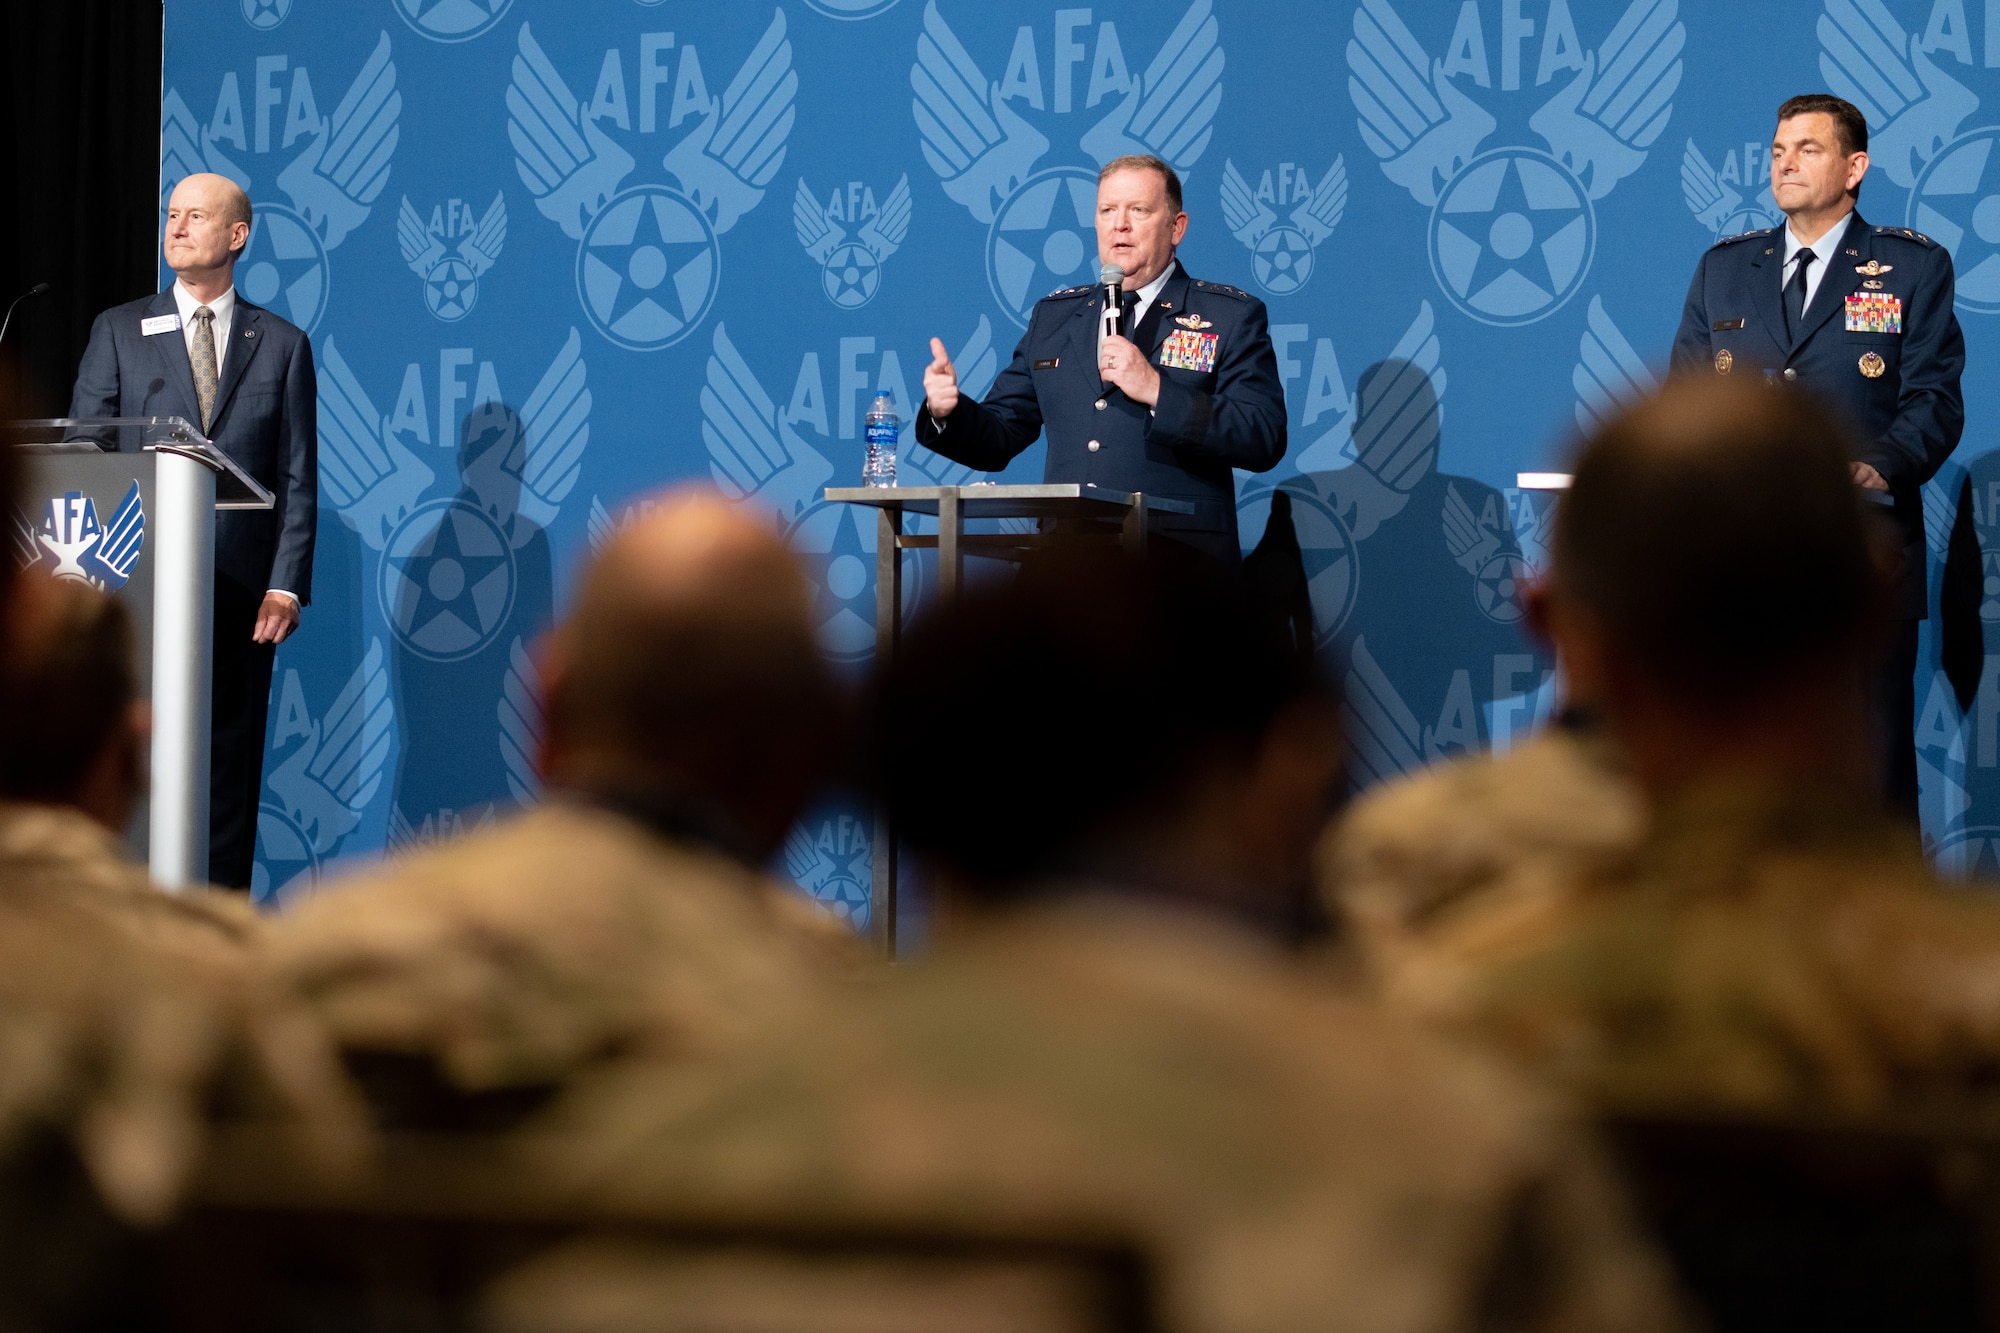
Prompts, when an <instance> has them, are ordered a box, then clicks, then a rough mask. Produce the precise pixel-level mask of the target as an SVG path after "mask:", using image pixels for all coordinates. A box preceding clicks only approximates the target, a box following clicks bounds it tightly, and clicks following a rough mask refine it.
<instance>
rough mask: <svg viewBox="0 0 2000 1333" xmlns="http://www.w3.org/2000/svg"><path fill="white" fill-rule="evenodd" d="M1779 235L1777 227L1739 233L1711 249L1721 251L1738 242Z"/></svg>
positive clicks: (1722, 240) (1726, 237) (1727, 237)
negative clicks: (1726, 246)
mask: <svg viewBox="0 0 2000 1333" xmlns="http://www.w3.org/2000/svg"><path fill="white" fill-rule="evenodd" d="M1777 234H1778V229H1777V228H1776V227H1759V228H1758V229H1757V230H1756V231H1739V232H1737V233H1736V234H1735V235H1734V236H1725V237H1723V238H1722V239H1721V240H1719V241H1717V242H1716V243H1715V244H1714V245H1713V246H1710V247H1709V248H1710V249H1713V250H1719V249H1721V248H1722V247H1723V246H1725V245H1734V244H1736V243H1737V242H1738V241H1754V240H1759V239H1762V238H1763V237H1766V236H1776V235H1777Z"/></svg>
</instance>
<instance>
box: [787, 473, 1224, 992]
mask: <svg viewBox="0 0 2000 1333" xmlns="http://www.w3.org/2000/svg"><path fill="white" fill-rule="evenodd" d="M826 498H827V500H828V501H829V502H831V503H837V504H856V505H867V506H869V507H870V508H872V509H874V510H875V511H876V524H877V527H876V538H875V663H876V668H877V669H878V670H879V669H881V667H882V666H883V665H885V664H886V663H887V662H888V661H889V659H890V658H891V657H892V656H894V654H895V652H896V646H897V644H898V643H899V642H900V641H901V638H902V632H903V559H902V555H903V552H904V551H914V550H935V551H936V552H937V553H938V596H939V598H940V599H941V600H943V601H946V602H949V601H952V600H953V599H955V598H956V597H957V596H958V595H959V592H960V590H961V589H962V587H963V586H964V581H965V557H966V555H967V554H968V553H970V554H974V555H987V556H997V557H999V558H1001V559H1007V558H1009V557H1018V556H1020V555H1022V554H1025V553H1026V552H1028V551H1031V550H1034V549H1036V548H1037V547H1045V546H1048V545H1051V544H1053V543H1056V542H1068V541H1074V540H1078V539H1089V538H1092V537H1098V538H1101V539H1105V540H1115V541H1117V542H1118V543H1119V544H1120V545H1122V546H1124V547H1125V548H1126V549H1127V550H1128V551H1132V552H1135V553H1137V552H1143V551H1144V550H1145V549H1146V540H1147V536H1148V529H1149V526H1150V524H1149V516H1150V515H1153V514H1192V513H1193V512H1194V506H1193V505H1191V504H1189V503H1188V502H1187V501H1185V500H1164V499H1160V498H1159V497H1157V496H1151V495H1144V494H1141V493H1139V492H1136V491H1113V490H1106V489H1104V488H1103V487H1100V486H1091V485H1086V484H1079V483H1076V482H1063V483H1044V484H1041V485H1034V486H1011V485H1002V484H997V483H992V482H982V483H979V484H976V485H972V486H829V487H827V489H826ZM906 514H923V515H926V516H934V517H935V518H936V519H937V521H938V530H937V535H936V536H931V535H928V534H923V535H919V534H916V533H906V532H904V531H903V517H904V515H906ZM1001 518H1033V519H1045V520H1053V521H1054V524H1055V530H1054V531H1052V532H967V531H966V530H965V524H966V521H967V520H968V519H1001ZM872 860H873V862H874V874H873V883H872V884H871V886H870V892H869V898H870V903H869V920H870V921H871V922H872V923H873V933H874V936H875V941H876V943H877V944H878V945H879V946H880V947H881V948H882V949H883V951H884V952H886V953H887V954H888V956H889V957H891V958H894V957H895V956H896V878H897V877H896V830H895V827H894V825H893V824H892V823H891V821H890V819H889V817H888V814H887V812H886V811H884V810H881V809H878V810H877V811H876V813H875V848H874V855H873V857H872Z"/></svg>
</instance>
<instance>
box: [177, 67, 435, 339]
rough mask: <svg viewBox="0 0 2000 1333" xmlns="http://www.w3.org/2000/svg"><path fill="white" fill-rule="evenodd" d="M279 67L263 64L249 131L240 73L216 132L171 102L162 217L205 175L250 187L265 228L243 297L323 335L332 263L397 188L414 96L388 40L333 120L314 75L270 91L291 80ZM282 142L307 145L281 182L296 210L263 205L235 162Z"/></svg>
mask: <svg viewBox="0 0 2000 1333" xmlns="http://www.w3.org/2000/svg"><path fill="white" fill-rule="evenodd" d="M267 59H268V60H269V61H272V62H275V64H274V65H272V64H267ZM267 59H260V60H259V61H258V67H257V75H256V84H255V86H253V88H252V95H253V106H254V107H255V108H256V115H255V117H253V122H254V123H251V124H248V125H247V127H246V121H245V118H244V114H243V96H242V92H241V89H240V86H239V84H238V81H237V78H236V74H235V72H234V71H231V72H230V73H228V74H225V75H224V76H223V80H222V86H221V90H220V91H219V92H218V93H217V94H216V102H215V113H214V115H213V116H212V117H211V118H210V119H209V122H208V124H206V125H203V124H202V123H201V122H200V121H198V120H197V119H196V118H195V115H194V112H193V111H192V110H190V109H189V107H188V104H187V102H186V101H184V100H183V99H182V97H181V95H180V93H179V92H177V91H175V90H174V89H171V88H170V89H168V90H167V94H166V98H165V100H164V101H163V103H162V105H161V113H160V216H161V219H162V220H163V221H164V219H165V217H166V208H167V198H168V196H169V195H171V194H172V193H173V188H174V186H176V185H178V184H180V182H181V181H182V179H183V178H185V177H187V176H190V175H193V174H194V173H196V172H199V171H212V172H215V173H217V174H219V175H223V176H227V177H229V178H230V179H231V180H233V181H235V182H236V183H237V184H238V185H240V186H242V187H243V189H244V190H245V191H247V192H248V193H249V194H250V197H251V199H252V200H253V211H254V212H255V214H256V221H255V222H254V223H253V224H252V226H251V228H250V243H249V245H248V246H246V247H245V249H244V253H243V257H242V259H240V260H238V261H237V266H236V285H237V290H239V291H241V292H242V293H243V294H244V295H245V296H247V297H248V298H250V300H252V301H254V302H256V303H257V304H258V305H261V306H268V307H270V308H271V309H274V310H276V311H277V312H278V313H279V314H281V315H283V316H284V317H285V318H286V319H288V320H290V321H291V322H292V323H294V324H296V325H298V326H299V327H300V328H301V329H304V330H305V331H306V332H307V333H311V332H312V331H313V329H314V327H315V326H316V325H317V324H318V323H319V317H320V314H321V313H322V312H323V311H324V310H325V309H326V305H327V299H328V295H329V293H330V291H331V289H332V282H333V276H332V267H331V265H330V263H329V262H328V258H327V256H328V253H329V252H330V251H332V250H334V249H336V248H338V247H339V245H340V243H341V242H342V241H343V240H345V239H346V238H347V236H348V233H350V232H352V231H353V230H354V229H355V228H356V227H359V226H360V225H361V224H362V223H364V222H366V221H367V220H368V214H369V211H370V210H371V208H372V207H373V206H374V203H375V200H376V198H377V196H379V195H380V194H381V193H382V189H383V187H384V186H386V185H387V184H388V183H389V167H390V162H391V159H392V158H393V157H394V156H395V153H396V145H397V142H398V140H399V138H400V136H401V129H400V127H399V125H398V121H399V119H400V117H401V115H402V110H403V95H402V94H401V93H400V92H398V91H397V90H396V64H395V62H394V61H393V60H391V59H390V46H389V34H388V33H386V32H385V33H383V34H382V35H381V38H380V40H379V41H377V42H376V44H375V49H374V51H373V52H372V53H371V54H370V55H369V57H368V59H367V60H366V61H365V62H364V63H363V64H362V67H361V72H360V73H358V74H356V75H355V76H354V81H353V82H352V83H351V84H349V85H348V88H347V92H346V94H345V95H344V96H342V97H341V99H340V103H339V105H337V106H336V107H334V109H333V114H332V115H330V116H322V115H320V114H319V108H318V103H317V102H316V101H315V100H314V96H313V91H312V80H311V77H310V75H309V74H308V72H307V69H306V67H305V66H303V65H299V66H295V67H293V69H292V78H291V86H290V90H289V92H288V93H281V92H280V90H279V89H278V88H277V87H276V85H275V84H268V85H267V82H266V80H267V78H274V77H276V76H277V75H281V74H282V73H283V72H284V69H285V64H286V61H285V58H284V57H282V56H278V57H270V58H267ZM267 98H269V99H272V100H269V101H267V100H266V99H267ZM279 102H282V104H283V106H284V115H283V122H282V124H281V125H273V124H272V123H271V122H272V120H273V119H275V118H274V117H273V116H272V115H271V113H272V112H274V111H276V110H277V109H278V103H279ZM274 140H275V141H276V146H277V149H278V150H279V151H285V150H288V149H290V148H292V147H293V145H294V144H295V143H297V142H298V141H300V140H303V141H304V145H303V147H300V148H299V149H298V151H297V152H296V154H295V155H294V156H293V157H292V158H291V160H290V161H288V162H287V163H286V164H285V165H284V167H282V168H281V169H280V170H279V172H278V175H277V184H278V188H279V189H280V190H282V191H284V193H285V197H286V199H287V200H288V201H289V203H288V204H279V203H275V202H271V201H270V200H269V198H268V196H266V197H264V198H259V189H260V187H258V186H257V185H256V182H255V180H254V178H253V177H252V176H251V174H250V172H249V171H248V170H246V169H245V168H244V167H243V166H242V165H241V164H240V163H239V162H238V161H237V160H236V158H233V157H231V156H230V155H229V154H228V153H226V152H225V151H224V149H225V148H229V149H233V150H235V151H236V152H237V153H238V154H246V153H252V152H254V153H255V154H257V155H260V156H261V155H262V154H264V153H267V152H269V151H271V150H272V145H273V141H274ZM252 144H254V145H255V147H254V149H253V148H252V147H251V146H250V145H252Z"/></svg>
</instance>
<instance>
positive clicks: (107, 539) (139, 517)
mask: <svg viewBox="0 0 2000 1333" xmlns="http://www.w3.org/2000/svg"><path fill="white" fill-rule="evenodd" d="M14 536H15V550H16V555H17V558H18V560H19V562H20V565H21V568H23V569H29V570H36V571H39V572H41V573H44V574H47V575H48V576H49V577H51V578H58V579H70V580H74V581H75V582H78V583H88V584H89V585H90V586H91V587H93V588H98V589H101V590H102V591H104V592H117V591H118V590H119V589H120V588H122V587H124V586H125V584H126V583H127V581H129V580H130V579H131V577H132V567H133V566H134V565H136V564H138V563H139V553H140V552H141V551H142V550H143V549H144V548H145V545H146V509H145V505H144V504H143V503H142V502H141V501H140V499H139V483H138V482H136V481H135V482H133V483H132V485H131V487H130V488H129V489H128V490H127V491H126V492H125V497H124V499H122V500H120V501H119V502H118V508H117V509H116V510H114V511H112V514H111V522H110V523H108V524H105V523H100V522H99V521H98V518H97V502H96V501H94V500H92V499H91V498H90V497H89V496H87V495H85V494H84V493H83V492H82V491H65V492H63V493H62V494H61V495H52V496H50V497H49V499H48V502H47V504H45V505H44V506H43V509H42V515H41V521H40V522H39V523H30V522H29V521H28V519H27V518H26V516H24V515H20V514H17V515H16V516H15V534H14Z"/></svg>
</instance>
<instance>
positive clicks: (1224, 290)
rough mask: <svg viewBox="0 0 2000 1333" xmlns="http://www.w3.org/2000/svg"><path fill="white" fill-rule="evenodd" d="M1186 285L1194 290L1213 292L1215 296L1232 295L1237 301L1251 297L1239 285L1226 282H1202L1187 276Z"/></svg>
mask: <svg viewBox="0 0 2000 1333" xmlns="http://www.w3.org/2000/svg"><path fill="white" fill-rule="evenodd" d="M1188 285H1189V286H1190V287H1193V288H1194V289H1195V290H1196V291H1203V292H1214V293H1215V294H1216V295H1217V296H1233V297H1235V298H1236V299H1237V300H1239V301H1248V300H1251V299H1252V297H1251V295H1250V293H1248V292H1246V291H1244V290H1243V289H1242V288H1240V287H1231V286H1229V285H1228V284H1227V283H1221V282H1203V281H1202V280H1201V279H1200V278H1189V279H1188Z"/></svg>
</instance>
